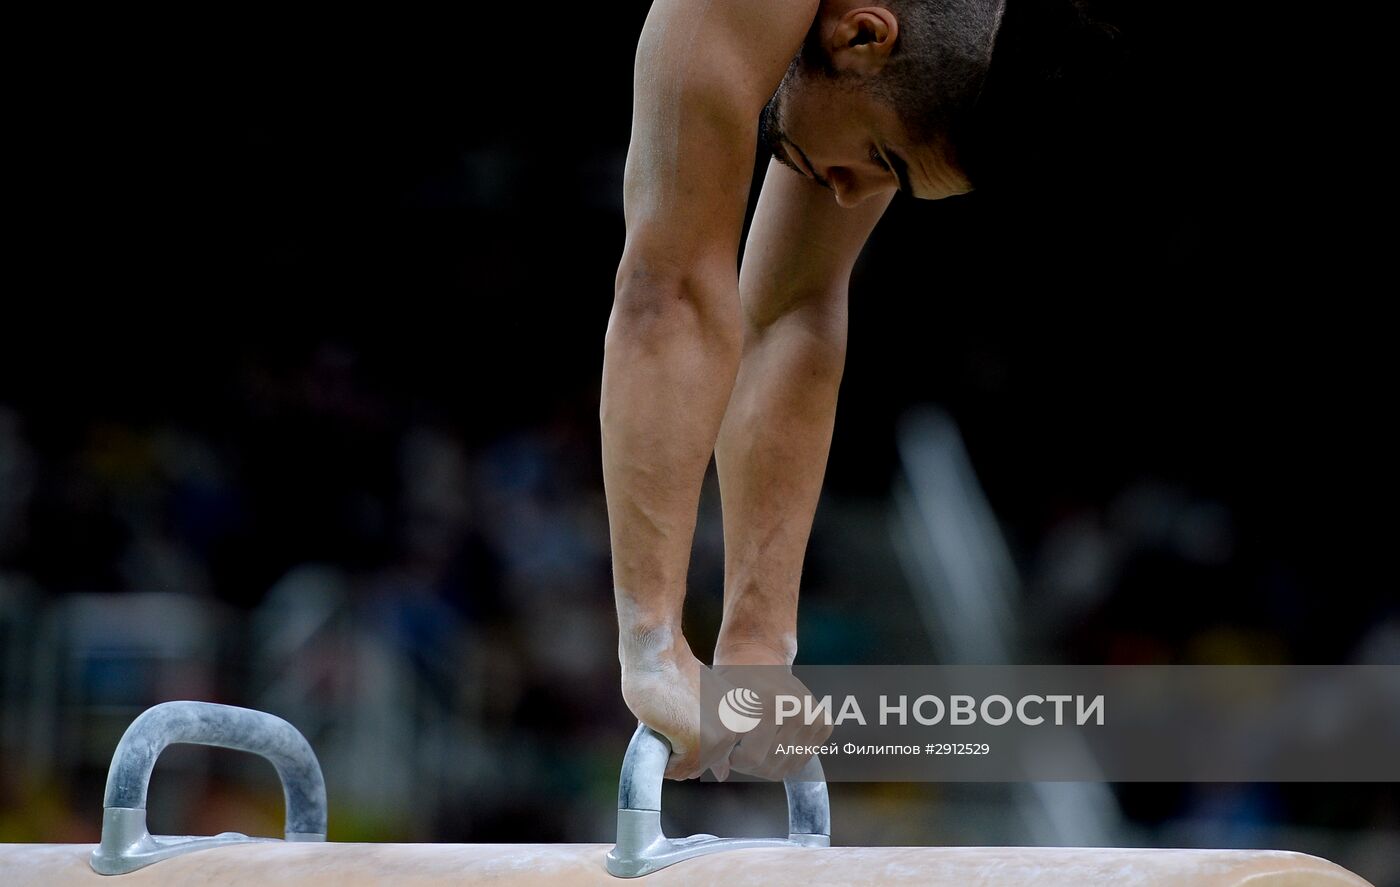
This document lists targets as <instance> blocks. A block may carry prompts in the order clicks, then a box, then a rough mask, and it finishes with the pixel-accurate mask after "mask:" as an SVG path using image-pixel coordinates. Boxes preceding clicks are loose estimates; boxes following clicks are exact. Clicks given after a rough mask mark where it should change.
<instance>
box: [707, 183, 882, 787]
mask: <svg viewBox="0 0 1400 887" xmlns="http://www.w3.org/2000/svg"><path fill="white" fill-rule="evenodd" d="M891 196H892V193H891V194H883V195H880V196H878V197H872V198H870V199H868V200H865V201H863V202H861V203H860V204H858V205H856V206H854V207H852V208H849V209H844V208H842V207H840V206H838V205H837V203H836V200H835V198H834V196H833V195H832V193H831V192H830V191H828V190H826V189H825V188H823V187H821V186H820V185H817V184H816V183H814V182H812V181H811V180H810V179H807V178H804V177H803V176H801V175H799V174H798V173H796V172H793V171H792V170H790V169H788V168H787V167H785V166H782V165H781V164H779V163H778V162H777V161H771V162H770V163H769V165H768V173H767V176H766V177H765V179H764V184H763V193H762V195H761V196H760V197H759V201H758V209H757V211H756V212H755V214H754V221H753V225H752V226H751V228H750V231H749V239H748V244H747V247H746V249H745V250H744V265H743V270H742V272H741V274H740V276H739V292H740V295H741V298H742V306H743V329H744V344H743V359H742V361H741V363H740V365H739V374H738V380H737V382H736V383H735V386H734V392H733V395H732V396H731V397H730V400H729V406H728V409H727V411H726V412H725V415H724V423H723V425H722V426H721V429H720V436H719V443H718V446H717V448H716V450H715V459H716V464H717V466H718V468H719V481H720V493H721V496H722V498H723V503H724V552H725V577H724V622H723V624H722V626H721V628H720V634H719V639H718V643H717V644H716V647H715V660H714V662H715V665H716V666H722V665H791V664H792V661H793V658H794V657H795V656H796V655H797V595H798V584H799V580H800V578H801V574H802V560H803V555H804V554H805V553H806V549H807V538H808V535H809V534H810V533H811V530H812V519H813V516H814V514H815V512H816V508H817V498H818V496H819V495H820V493H821V485H822V476H823V475H824V473H825V471H826V461H827V453H828V452H829V450H830V447H831V433H832V426H833V424H834V422H835V418H836V394H837V389H838V388H839V386H840V384H841V373H842V369H843V367H844V365H845V358H846V297H847V286H848V283H849V281H850V276H851V268H852V266H853V265H854V264H855V261H856V258H857V256H859V254H860V250H861V247H862V246H863V245H864V244H865V241H866V238H867V237H868V236H869V234H870V231H871V229H872V228H874V227H875V223H876V222H878V221H879V219H880V216H881V215H882V214H883V213H884V211H885V208H886V207H887V206H888V205H889V202H890V197H891ZM735 763H736V764H738V763H739V762H738V761H736V762H735ZM741 769H742V767H741ZM745 772H748V771H745Z"/></svg>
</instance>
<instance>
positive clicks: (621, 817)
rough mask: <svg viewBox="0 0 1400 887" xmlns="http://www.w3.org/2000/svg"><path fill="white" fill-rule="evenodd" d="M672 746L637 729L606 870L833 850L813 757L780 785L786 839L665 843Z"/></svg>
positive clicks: (640, 871)
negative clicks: (754, 852) (728, 854)
mask: <svg viewBox="0 0 1400 887" xmlns="http://www.w3.org/2000/svg"><path fill="white" fill-rule="evenodd" d="M670 757H671V746H670V744H669V743H667V742H666V739H665V738H664V737H662V736H661V735H660V734H658V733H656V732H655V731H654V730H652V729H651V728H650V727H647V726H646V725H645V724H642V725H639V726H638V727H637V732H636V733H633V734H632V741H631V743H629V744H628V746H627V754H626V755H625V756H624V757H623V759H622V776H621V779H619V781H618V788H617V845H616V846H615V847H613V849H612V850H611V851H609V853H608V857H607V866H608V871H609V872H611V873H612V874H613V875H616V876H617V877H619V878H636V877H639V876H641V875H646V874H650V873H651V872H654V871H656V870H658V869H662V868H665V867H666V866H668V865H671V864H672V863H676V862H680V861H681V860H683V859H690V858H691V857H695V856H701V855H704V854H707V853H719V852H722V851H725V850H742V849H746V848H750V847H829V846H831V804H830V801H829V799H828V797H827V791H826V776H825V774H824V773H823V772H822V765H821V761H820V760H818V759H817V758H816V757H815V756H814V757H812V759H811V760H809V761H808V762H807V764H806V765H805V766H804V767H803V768H802V769H801V770H800V771H799V772H798V773H797V774H796V775H794V776H790V777H788V778H787V779H785V780H783V785H784V787H785V788H786V789H787V800H788V836H787V837H786V838H717V837H715V836H714V835H691V836H690V837H688V838H668V837H666V835H665V833H664V832H662V831H661V786H662V782H663V781H664V779H665V773H666V762H667V760H669V759H670Z"/></svg>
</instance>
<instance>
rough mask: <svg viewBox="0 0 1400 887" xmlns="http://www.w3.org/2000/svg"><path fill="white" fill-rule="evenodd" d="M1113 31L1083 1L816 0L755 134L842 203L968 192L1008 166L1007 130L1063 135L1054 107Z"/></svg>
mask: <svg viewBox="0 0 1400 887" xmlns="http://www.w3.org/2000/svg"><path fill="white" fill-rule="evenodd" d="M1086 35H1088V36H1087V38H1086ZM1114 36H1116V34H1115V32H1114V31H1113V29H1112V28H1111V27H1109V26H1107V25H1104V24H1102V23H1100V22H1098V21H1096V20H1095V19H1094V18H1092V17H1091V15H1090V14H1089V12H1088V11H1087V6H1086V0H874V2H872V0H864V2H862V0H824V2H823V3H822V4H821V7H820V9H819V11H818V13H817V17H816V19H815V21H814V22H813V24H812V28H811V30H810V31H809V32H808V35H807V38H806V40H805V42H804V43H803V46H802V49H801V51H800V52H799V53H798V54H797V56H796V58H794V59H793V60H792V63H791V65H790V66H789V67H788V70H787V73H786V75H785V76H784V78H783V80H782V83H781V84H780V85H779V87H778V90H777V91H776V92H775V93H774V95H773V97H772V98H771V99H770V100H769V102H768V105H767V107H765V108H764V110H763V114H762V118H761V121H760V136H761V138H762V140H763V142H764V144H765V146H766V147H767V148H768V150H769V151H771V152H772V154H773V156H774V158H776V159H777V160H778V161H779V162H781V163H783V164H784V165H786V166H788V167H790V168H792V169H793V170H795V171H796V172H798V173H799V174H800V175H803V176H805V177H807V178H809V179H812V180H813V181H815V182H817V183H818V184H821V185H823V186H825V187H827V188H828V189H830V190H831V191H832V192H833V193H834V194H835V196H836V199H837V201H838V202H839V203H840V204H842V205H843V206H854V205H856V204H858V203H860V202H862V201H863V200H866V199H867V198H870V197H873V196H875V195H878V194H887V193H889V192H891V191H894V190H896V189H898V190H901V191H904V192H905V193H907V194H909V195H911V196H913V197H918V198H923V199H938V198H943V197H950V196H953V195H956V194H963V193H966V192H968V191H970V190H972V189H973V187H974V186H976V187H978V188H981V187H984V185H985V184H986V183H987V182H989V181H993V180H995V179H997V178H999V177H1001V176H1002V175H1003V172H1004V168H1005V162H1004V161H1005V160H1006V158H1007V156H1008V153H1009V152H1008V151H1007V150H1006V148H1007V147H1008V145H1007V142H1008V140H1017V139H1026V138H1029V139H1032V140H1035V139H1037V138H1040V139H1042V140H1047V139H1049V138H1051V137H1060V136H1062V135H1063V130H1064V127H1063V126H1057V125H1055V123H1054V121H1053V120H1051V119H1049V118H1050V117H1053V114H1054V109H1056V108H1063V107H1068V106H1067V105H1066V104H1065V102H1064V97H1065V95H1066V94H1068V93H1073V92H1080V91H1082V82H1083V80H1084V77H1083V74H1084V72H1085V65H1084V64H1083V60H1084V59H1086V58H1088V57H1090V56H1093V55H1095V54H1098V55H1102V52H1101V50H1100V49H1099V47H1100V46H1101V45H1103V44H1104V43H1105V42H1106V41H1111V40H1112V38H1113V37H1114ZM1073 104H1074V103H1073V102H1070V103H1069V105H1073ZM998 143H1000V144H998ZM1043 147H1046V146H1044V145H1043V144H1042V145H1036V144H1029V145H1028V144H1026V143H1024V142H1022V143H1021V144H1019V145H1017V146H1016V148H1017V151H1019V152H1020V153H1021V155H1022V156H1024V157H1030V156H1033V155H1036V154H1037V153H1038V152H1039V151H1040V149H1041V148H1043Z"/></svg>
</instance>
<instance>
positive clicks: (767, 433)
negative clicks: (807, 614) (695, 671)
mask: <svg viewBox="0 0 1400 887" xmlns="http://www.w3.org/2000/svg"><path fill="white" fill-rule="evenodd" d="M763 301H764V300H762V299H758V298H750V296H749V294H747V293H746V294H745V303H746V304H752V303H762V302H763ZM845 314H846V290H845V286H844V285H833V286H832V288H831V289H830V290H829V291H824V292H821V293H817V294H813V295H811V296H810V297H806V298H802V299H798V300H794V301H791V302H788V305H787V308H786V309H785V310H784V311H783V312H782V313H780V314H779V315H778V316H776V317H758V318H755V317H750V320H749V322H748V323H747V325H746V331H745V344H744V354H743V360H742V363H741V365H740V368H739V374H738V379H737V382H736V384H735V388H734V393H733V395H732V397H731V398H730V402H729V408H728V411H727V412H726V414H725V417H724V423H723V425H722V427H721V430H720V437H719V442H718V446H717V448H716V453H715V456H716V462H717V465H718V468H719V478H720V493H721V497H722V499H723V504H724V547H725V580H724V621H723V625H722V628H721V630H720V636H719V639H718V643H717V644H716V648H715V664H716V665H750V664H786V665H791V664H792V661H793V658H794V657H795V656H796V654H797V598H798V587H799V584H800V581H801V576H802V561H803V557H804V555H805V553H806V549H807V540H808V537H809V535H810V533H811V529H812V521H813V517H814V514H815V511H816V507H817V499H818V497H819V496H820V493H821V485H822V477H823V475H824V474H825V471H826V462H827V454H828V452H829V450H830V447H831V435H832V427H833V424H834V422H835V416H836V397H837V390H838V388H839V387H840V382H841V373H842V368H843V366H844V362H845V347H846V317H845Z"/></svg>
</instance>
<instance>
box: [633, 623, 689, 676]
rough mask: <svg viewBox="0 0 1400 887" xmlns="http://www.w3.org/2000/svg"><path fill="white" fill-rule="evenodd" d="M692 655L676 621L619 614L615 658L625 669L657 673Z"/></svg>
mask: <svg viewBox="0 0 1400 887" xmlns="http://www.w3.org/2000/svg"><path fill="white" fill-rule="evenodd" d="M691 655H692V654H691V652H690V645H689V644H688V643H686V640H685V635H684V634H682V633H681V626H680V620H679V619H670V618H639V617H629V616H624V614H623V613H621V612H619V613H618V619H617V658H618V661H619V662H621V663H622V666H623V668H624V669H628V668H633V669H639V670H648V671H651V670H660V669H664V668H667V667H669V666H673V665H674V664H676V663H677V662H679V661H681V660H682V659H684V658H685V657H687V656H691Z"/></svg>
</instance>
